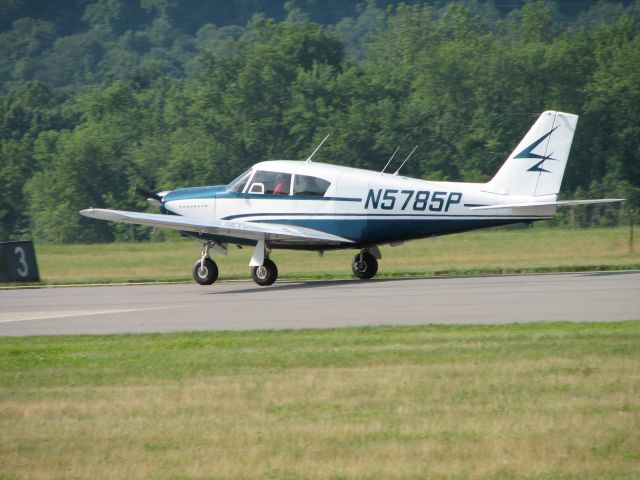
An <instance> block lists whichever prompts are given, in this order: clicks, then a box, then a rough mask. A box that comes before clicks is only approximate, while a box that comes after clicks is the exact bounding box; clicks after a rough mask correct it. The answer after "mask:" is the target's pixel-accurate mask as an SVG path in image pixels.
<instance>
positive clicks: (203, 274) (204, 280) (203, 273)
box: [193, 257, 218, 285]
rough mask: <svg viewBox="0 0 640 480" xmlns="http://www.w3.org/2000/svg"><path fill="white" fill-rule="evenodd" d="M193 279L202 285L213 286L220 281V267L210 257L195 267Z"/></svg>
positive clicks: (199, 261)
mask: <svg viewBox="0 0 640 480" xmlns="http://www.w3.org/2000/svg"><path fill="white" fill-rule="evenodd" d="M193 279H194V280H195V281H196V282H198V283H199V284H200V285H211V284H212V283H214V282H215V281H216V280H217V279H218V265H216V262H214V261H213V260H211V259H210V258H209V257H205V258H204V260H202V259H200V260H198V261H197V262H196V263H195V264H194V265H193Z"/></svg>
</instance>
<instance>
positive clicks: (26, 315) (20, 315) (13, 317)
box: [0, 305, 181, 323]
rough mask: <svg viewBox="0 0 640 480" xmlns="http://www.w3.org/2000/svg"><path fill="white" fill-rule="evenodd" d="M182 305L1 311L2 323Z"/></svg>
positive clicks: (140, 310)
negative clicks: (56, 310) (108, 308)
mask: <svg viewBox="0 0 640 480" xmlns="http://www.w3.org/2000/svg"><path fill="white" fill-rule="evenodd" d="M180 307H181V306H180V305H176V306H173V307H150V308H120V309H110V310H74V311H58V312H55V311H46V312H10V313H3V312H0V323H11V322H28V321H32V320H52V319H56V318H73V317H87V316H93V315H109V314H119V313H131V312H147V311H152V310H167V309H170V308H180Z"/></svg>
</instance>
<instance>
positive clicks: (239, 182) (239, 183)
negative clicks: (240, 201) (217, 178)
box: [227, 169, 251, 193]
mask: <svg viewBox="0 0 640 480" xmlns="http://www.w3.org/2000/svg"><path fill="white" fill-rule="evenodd" d="M250 175H251V169H249V170H247V171H246V172H244V173H243V174H242V175H240V176H239V177H238V178H236V179H235V180H234V181H233V182H231V183H230V184H229V185H228V186H227V190H228V191H230V192H236V193H240V192H242V190H244V186H245V185H246V184H247V181H248V180H249V176H250Z"/></svg>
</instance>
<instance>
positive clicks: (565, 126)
mask: <svg viewBox="0 0 640 480" xmlns="http://www.w3.org/2000/svg"><path fill="white" fill-rule="evenodd" d="M577 123H578V116H577V115H573V114H571V113H562V112H544V113H543V114H542V115H540V117H538V120H537V121H536V123H534V125H533V127H531V129H530V130H529V132H527V134H526V135H525V137H524V138H523V139H522V141H521V142H520V143H519V144H518V146H517V147H516V149H515V150H514V151H513V152H512V153H511V155H509V158H507V161H506V162H505V163H504V164H503V165H502V167H501V168H500V170H498V173H496V175H495V177H493V178H492V179H491V181H490V182H489V183H487V184H486V185H485V187H484V188H483V190H484V191H485V192H490V193H498V194H501V195H521V196H542V195H554V194H557V193H558V192H559V191H560V184H561V183H562V176H563V175H564V169H565V167H566V165H567V158H569V150H570V149H571V142H572V141H573V134H574V132H575V130H576V124H577Z"/></svg>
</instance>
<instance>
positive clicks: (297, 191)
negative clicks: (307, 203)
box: [293, 175, 331, 197]
mask: <svg viewBox="0 0 640 480" xmlns="http://www.w3.org/2000/svg"><path fill="white" fill-rule="evenodd" d="M329 185H331V182H327V181H326V180H324V179H322V178H318V177H310V176H308V175H296V178H295V180H294V184H293V194H294V195H310V196H314V197H321V196H323V195H324V194H325V192H326V191H327V189H328V188H329Z"/></svg>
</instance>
